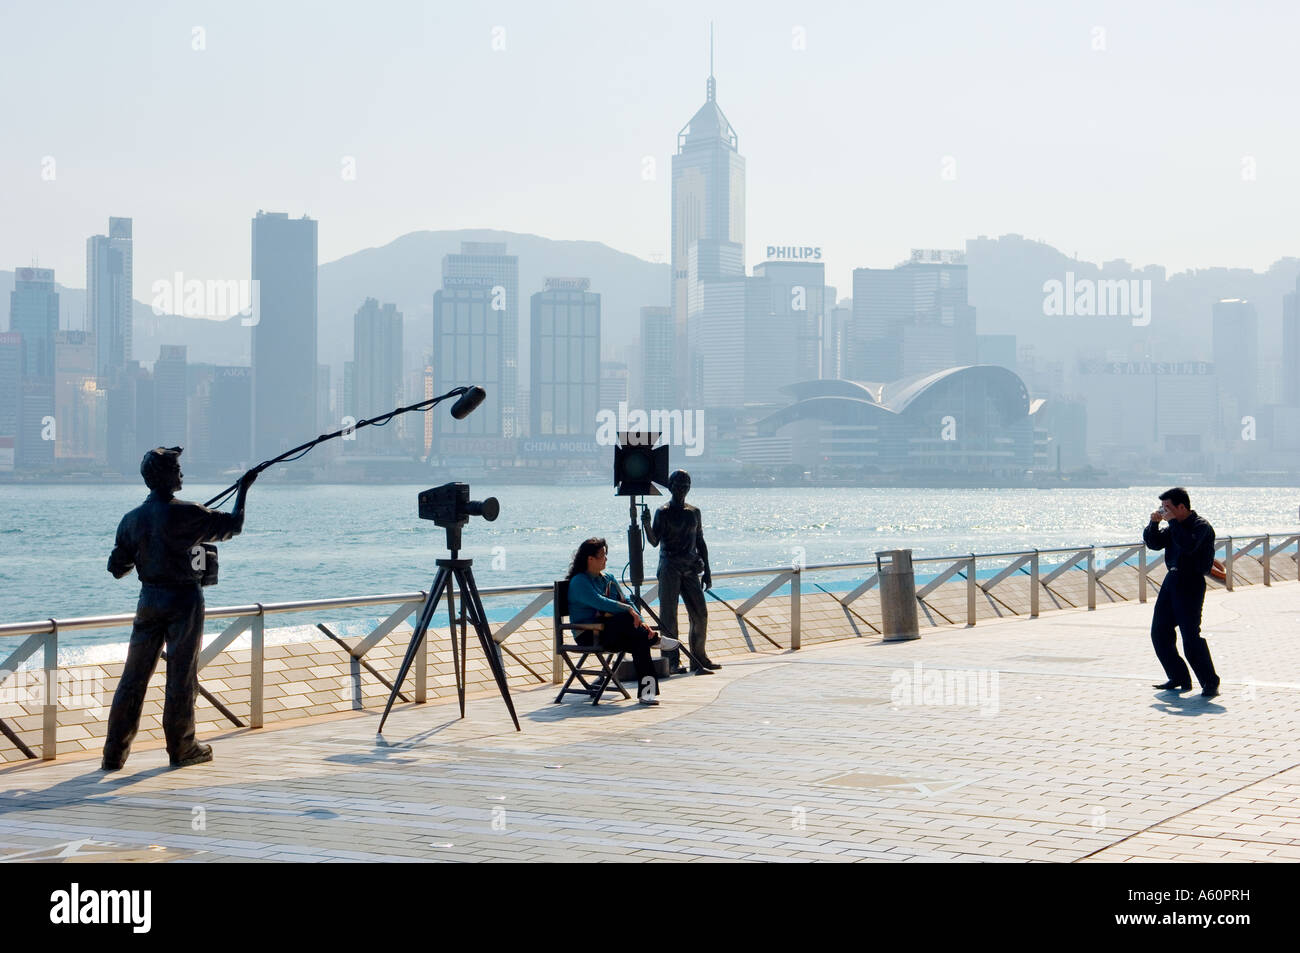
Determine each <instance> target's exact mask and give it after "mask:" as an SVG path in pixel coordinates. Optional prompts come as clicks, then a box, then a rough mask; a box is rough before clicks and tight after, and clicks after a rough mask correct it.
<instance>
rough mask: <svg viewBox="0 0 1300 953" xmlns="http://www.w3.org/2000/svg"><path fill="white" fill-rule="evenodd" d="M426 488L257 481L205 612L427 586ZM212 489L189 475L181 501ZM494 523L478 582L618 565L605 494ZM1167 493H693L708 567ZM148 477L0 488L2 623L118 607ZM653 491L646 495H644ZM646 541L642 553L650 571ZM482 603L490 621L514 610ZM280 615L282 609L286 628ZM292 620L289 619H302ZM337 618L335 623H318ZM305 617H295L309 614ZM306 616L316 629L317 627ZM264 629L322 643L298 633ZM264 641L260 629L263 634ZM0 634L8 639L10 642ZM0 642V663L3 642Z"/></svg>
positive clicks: (1228, 525)
mask: <svg viewBox="0 0 1300 953" xmlns="http://www.w3.org/2000/svg"><path fill="white" fill-rule="evenodd" d="M424 488H425V487H424V486H301V485H295V486H289V485H279V486H277V485H273V484H262V483H259V484H257V485H256V486H255V487H254V488H253V491H252V493H251V494H250V497H249V507H248V520H247V524H246V528H245V531H244V533H243V534H242V535H241V536H239V537H237V538H236V539H233V540H231V541H229V542H227V543H223V544H221V546H220V554H221V555H220V565H221V578H220V583H219V584H218V585H217V586H216V587H215V588H209V589H208V590H206V597H207V602H208V605H209V606H210V607H212V606H224V605H247V604H250V603H255V602H262V603H270V602H279V601H288V600H300V599H325V598H335V597H340V596H360V595H367V594H376V593H393V592H413V591H416V590H420V589H425V588H427V587H428V586H429V584H430V582H431V580H432V578H433V574H434V572H435V570H436V566H435V562H434V561H435V560H436V559H437V558H438V557H440V556H443V555H445V554H446V550H445V542H446V541H445V537H444V534H443V531H442V530H441V529H440V528H439V527H437V526H435V525H434V524H433V523H431V522H428V521H424V520H420V519H419V518H418V517H417V515H416V496H417V494H418V493H419V491H420V490H421V489H424ZM220 489H221V487H217V486H207V485H194V486H190V485H187V486H186V487H185V489H184V490H183V491H182V492H181V496H182V497H184V498H186V499H196V500H205V499H207V498H209V497H211V496H213V495H215V494H216V493H217V492H218V491H219V490H220ZM472 489H473V496H474V498H475V499H482V498H484V497H485V496H496V497H498V498H499V499H500V502H501V515H500V518H499V519H498V520H496V521H495V522H492V523H489V522H486V521H484V520H483V519H481V518H477V517H475V518H473V519H472V520H471V522H470V524H469V525H468V526H467V527H466V529H465V532H464V549H463V550H462V555H463V556H468V557H471V558H473V559H474V569H475V575H476V577H477V579H478V584H479V586H480V588H482V589H488V588H490V587H495V586H518V585H536V584H541V583H545V582H548V581H549V580H552V579H556V578H559V577H561V576H563V575H564V572H565V569H566V567H567V565H568V562H569V559H570V557H571V555H572V553H573V551H574V549H575V548H576V546H577V544H578V543H579V542H580V541H581V540H582V539H584V538H586V537H588V536H593V535H598V536H604V537H606V538H607V539H608V540H609V544H610V561H609V566H610V570H611V571H613V572H615V573H616V574H621V571H622V568H623V566H624V564H625V562H626V560H627V540H626V529H627V523H628V501H627V500H626V499H625V498H624V499H620V498H618V497H615V496H614V495H613V490H612V488H611V487H608V486H562V487H531V486H530V487H521V486H508V487H494V486H492V485H490V484H486V483H485V484H475V485H474V486H473V487H472ZM1164 489H1166V487H1163V486H1161V487H1129V488H1126V489H1068V490H1067V489H1052V490H1023V489H1014V490H1013V489H1005V490H973V489H962V490H936V489H898V488H888V489H885V488H878V489H857V488H854V489H845V488H811V489H710V488H708V487H707V486H697V487H696V489H695V490H694V491H693V492H692V494H691V497H690V501H691V502H692V503H694V504H695V505H697V506H699V507H700V508H701V510H702V512H703V516H704V525H705V538H706V540H707V542H708V547H709V554H710V557H711V561H712V567H713V570H714V572H722V571H724V570H727V569H749V568H759V567H776V566H789V565H790V564H791V563H792V562H794V561H796V560H801V561H802V563H803V564H804V565H815V564H818V563H833V562H860V561H868V560H873V559H874V557H875V553H876V552H877V551H879V550H885V549H894V548H910V549H911V550H912V551H913V554H914V556H915V557H917V558H919V557H924V556H941V555H955V554H962V553H970V552H976V553H988V552H1001V551H1007V550H1017V549H1029V548H1033V547H1038V548H1040V549H1047V548H1053V547H1062V546H1086V545H1089V544H1097V545H1103V544H1110V543H1121V542H1129V541H1136V540H1137V539H1139V538H1140V534H1141V531H1142V527H1143V526H1144V525H1145V523H1146V521H1147V519H1148V515H1149V514H1150V512H1151V511H1152V510H1153V509H1154V508H1155V507H1156V505H1157V500H1156V498H1157V496H1158V495H1159V493H1160V492H1161V491H1162V490H1164ZM1189 490H1190V492H1191V495H1192V505H1193V508H1194V509H1196V510H1197V511H1198V512H1199V513H1201V514H1202V515H1203V516H1205V517H1206V518H1207V519H1209V520H1210V522H1211V523H1213V524H1214V526H1215V528H1216V530H1217V531H1218V532H1219V534H1220V535H1221V536H1222V535H1226V534H1228V533H1233V534H1234V535H1242V534H1246V533H1252V532H1259V533H1262V532H1282V531H1286V530H1291V529H1294V528H1296V527H1297V526H1300V516H1298V514H1297V506H1300V488H1281V489H1279V488H1275V487H1207V488H1204V489H1198V488H1196V487H1189ZM144 495H145V490H144V489H143V487H132V486H6V487H3V488H0V621H3V622H23V621H30V620H35V619H48V618H71V617H76V616H86V615H102V614H110V613H129V612H132V611H133V610H134V608H135V599H136V595H137V593H138V591H139V587H138V585H137V583H136V579H135V576H134V574H132V575H130V576H128V577H127V578H125V579H122V580H115V579H113V578H112V576H110V575H109V574H108V572H107V570H106V569H105V565H106V563H107V560H108V553H109V551H110V550H111V548H112V545H113V536H114V532H115V530H116V528H117V523H118V521H119V520H120V518H121V516H122V514H123V513H125V512H126V511H127V510H129V509H131V508H132V507H134V506H136V505H137V504H139V503H140V501H141V500H143V498H144ZM664 499H666V498H660V499H653V498H652V499H651V500H650V503H651V505H652V506H653V505H657V504H658V503H661V502H663V501H664ZM654 562H655V555H654V550H648V551H647V557H646V568H647V572H648V573H650V574H653V569H654ZM497 602H499V600H497V601H494V600H489V603H488V609H489V615H490V616H491V617H493V618H500V617H501V614H502V613H504V615H505V616H506V617H508V615H509V614H510V611H509V608H508V607H507V606H505V605H497V604H496V603H497ZM375 614H376V613H375V610H369V612H368V613H367V611H366V610H357V611H355V612H352V613H350V614H349V613H340V614H339V618H340V619H341V620H342V621H341V622H340V623H339V624H340V625H341V626H342V627H343V628H344V629H345V630H351V631H354V632H355V631H365V621H364V620H365V619H366V618H373V617H374V615H375ZM292 618H293V617H284V622H285V624H286V625H289V624H290V622H291V620H292ZM299 618H301V617H299ZM331 618H333V617H331ZM304 621H305V620H304ZM312 621H313V622H314V621H320V620H316V619H313V620H312ZM296 628H297V629H302V630H303V631H297V630H296V629H295V630H294V631H290V630H287V629H286V630H284V631H280V632H278V634H277V635H276V636H275V637H276V638H305V637H309V636H316V637H318V636H319V633H317V632H315V630H314V629H312V628H311V627H310V626H308V625H302V626H298V627H296ZM126 635H127V630H126V629H117V630H108V631H102V632H69V633H66V634H65V635H63V636H62V637H61V640H60V644H61V648H62V651H61V653H60V656H61V659H62V660H63V661H65V662H66V663H69V664H74V663H75V662H76V661H78V660H80V659H87V658H105V657H113V656H116V655H120V654H121V652H122V643H123V642H124V641H125V638H126ZM268 637H270V636H268ZM5 642H6V643H10V642H13V640H5ZM16 647H17V644H16V642H15V643H13V644H11V645H10V644H6V645H0V659H3V657H4V656H6V655H7V654H8V652H9V651H12V649H13V648H16Z"/></svg>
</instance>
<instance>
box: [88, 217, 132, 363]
mask: <svg viewBox="0 0 1300 953" xmlns="http://www.w3.org/2000/svg"><path fill="white" fill-rule="evenodd" d="M134 270H135V266H134V239H133V237H132V221H131V219H129V218H110V219H109V220H108V234H107V235H92V236H91V237H90V238H88V239H86V330H88V331H90V332H91V333H93V334H94V335H95V347H96V361H95V364H96V373H97V375H98V377H99V383H100V386H101V387H111V386H112V385H113V384H115V383H116V382H117V377H118V375H119V374H121V372H122V371H123V370H124V369H125V367H126V362H127V361H129V360H131V359H132V357H134V354H133V353H132V340H133V337H134V334H133V330H132V312H133V309H134V307H135V290H134V280H135V279H134Z"/></svg>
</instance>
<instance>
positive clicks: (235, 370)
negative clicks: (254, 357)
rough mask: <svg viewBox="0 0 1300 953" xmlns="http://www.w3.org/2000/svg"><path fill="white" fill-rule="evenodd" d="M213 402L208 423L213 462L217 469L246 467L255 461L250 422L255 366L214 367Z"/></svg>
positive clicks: (210, 452)
mask: <svg viewBox="0 0 1300 953" xmlns="http://www.w3.org/2000/svg"><path fill="white" fill-rule="evenodd" d="M212 406H213V407H214V408H215V410H214V412H213V413H212V415H211V417H210V420H209V423H208V442H209V443H208V445H209V448H210V450H209V456H210V457H211V459H212V465H213V466H214V467H215V468H217V469H218V470H227V469H233V468H237V467H238V468H243V467H245V466H246V465H248V464H250V463H251V462H252V461H251V460H250V459H249V457H250V450H251V448H252V441H251V440H250V439H249V432H248V422H249V420H251V419H252V415H253V369H252V368H251V367H228V366H227V367H217V368H215V369H214V371H213V376H212Z"/></svg>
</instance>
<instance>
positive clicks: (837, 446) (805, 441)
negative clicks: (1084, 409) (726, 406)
mask: <svg viewBox="0 0 1300 953" xmlns="http://www.w3.org/2000/svg"><path fill="white" fill-rule="evenodd" d="M785 391H786V393H787V394H788V395H790V396H792V397H793V398H794V401H793V402H792V403H789V404H787V406H785V407H783V408H781V409H780V410H777V411H776V412H774V413H772V414H770V415H768V416H766V417H764V418H763V419H761V420H759V421H758V423H757V427H756V433H755V436H754V437H752V438H749V439H746V440H744V441H743V442H742V447H741V458H742V459H743V460H746V461H747V462H752V463H755V464H766V465H769V466H770V465H773V464H778V463H781V462H784V461H789V462H792V463H798V464H800V465H801V466H806V467H808V468H809V469H811V470H814V471H818V472H823V473H831V474H833V473H835V472H836V471H838V470H841V469H843V468H852V469H855V470H859V471H865V472H870V473H882V474H902V475H915V476H925V477H927V478H931V479H933V478H943V477H953V476H959V475H970V474H978V475H980V476H985V477H989V478H995V479H1018V478H1020V477H1021V476H1023V474H1024V472H1025V471H1026V470H1028V469H1031V468H1033V467H1034V466H1036V465H1038V464H1039V463H1040V462H1041V461H1040V457H1039V449H1040V447H1041V446H1042V445H1043V444H1045V442H1046V434H1045V433H1044V432H1043V427H1042V425H1041V422H1040V419H1039V417H1038V412H1039V411H1040V409H1041V407H1042V406H1043V402H1042V401H1031V400H1030V399H1029V393H1028V391H1027V390H1026V388H1025V385H1024V383H1023V382H1022V381H1021V380H1020V378H1019V377H1018V376H1017V375H1016V374H1015V373H1014V372H1012V371H1009V370H1007V369H1005V368H1001V367H992V366H966V367H953V368H946V369H944V370H941V371H937V372H933V373H929V374H918V375H913V376H911V377H907V378H904V379H902V380H898V381H892V382H888V383H883V384H861V383H856V382H853V381H845V380H812V381H801V382H798V383H796V384H793V385H790V386H788V387H786V388H785Z"/></svg>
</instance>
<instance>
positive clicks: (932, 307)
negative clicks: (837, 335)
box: [849, 250, 977, 382]
mask: <svg viewBox="0 0 1300 953" xmlns="http://www.w3.org/2000/svg"><path fill="white" fill-rule="evenodd" d="M976 360H977V352H976V343H975V309H974V308H973V307H971V305H970V304H968V303H967V300H966V264H965V260H964V255H963V254H962V253H961V252H953V251H930V250H917V251H913V252H912V257H911V259H910V260H909V261H907V262H904V263H903V264H901V265H899V266H898V267H897V268H893V269H883V268H855V269H854V270H853V321H852V329H851V338H850V345H849V376H850V377H851V378H852V379H854V380H859V381H877V382H885V381H893V380H898V379H900V378H903V377H911V376H913V375H916V374H925V373H929V372H931V371H939V370H944V369H946V368H949V367H959V366H963V365H966V364H974V363H975V362H976Z"/></svg>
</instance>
